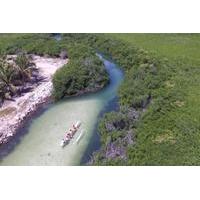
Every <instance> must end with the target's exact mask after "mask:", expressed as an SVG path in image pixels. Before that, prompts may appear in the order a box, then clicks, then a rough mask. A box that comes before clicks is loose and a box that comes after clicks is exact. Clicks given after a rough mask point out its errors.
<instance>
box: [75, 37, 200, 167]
mask: <svg viewBox="0 0 200 200" xmlns="http://www.w3.org/2000/svg"><path fill="white" fill-rule="evenodd" d="M199 39H200V35H199V34H106V35H101V34H99V35H81V34H78V35H76V40H80V41H84V42H85V43H87V44H88V45H90V46H92V47H93V48H95V49H96V50H99V51H101V52H103V53H104V54H106V55H108V56H111V57H112V59H113V60H114V61H116V62H117V63H118V64H119V65H120V66H121V67H122V68H123V70H124V72H125V80H124V82H123V84H122V85H121V87H120V90H119V97H120V111H119V112H112V113H109V114H106V115H105V116H104V118H103V119H102V120H101V122H100V125H99V133H100V135H101V138H102V139H101V140H102V141H101V142H102V148H101V150H100V151H99V152H96V153H95V155H94V156H93V158H92V161H93V164H96V165H199V164H200V161H199V160H200V159H199V155H200V154H199V151H200V148H199V144H200V123H199V122H200V112H199V106H200V101H199V99H200V98H199V97H200V93H199V91H200V90H199V87H200V79H199V77H200V67H199V62H200V60H199V51H200V42H199V41H200V40H199ZM124 109H125V110H126V112H124V111H123V110H124ZM143 111H145V112H143ZM134 112H135V114H134ZM131 115H132V116H131ZM134 118H135V119H134ZM130 135H131V140H130V141H129V142H128V140H127V136H130ZM131 141H132V142H131ZM133 141H134V142H133Z"/></svg>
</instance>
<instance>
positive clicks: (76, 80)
mask: <svg viewBox="0 0 200 200" xmlns="http://www.w3.org/2000/svg"><path fill="white" fill-rule="evenodd" d="M20 52H26V53H27V54H37V55H41V56H55V57H59V56H61V57H62V52H65V54H66V56H67V57H69V58H70V61H69V64H67V65H65V66H64V67H63V68H61V69H60V70H58V72H57V73H56V74H55V76H54V79H53V85H54V92H53V96H54V97H55V99H56V100H59V99H60V98H62V97H64V96H70V95H78V94H83V93H86V92H93V91H97V90H99V89H101V88H102V87H104V86H105V85H106V84H107V83H108V75H107V73H106V70H105V68H104V66H103V64H102V62H101V61H100V60H99V59H98V57H97V56H96V55H95V51H94V50H93V49H92V48H91V47H90V46H88V45H86V44H83V43H81V42H78V41H77V40H76V38H75V37H71V35H70V34H69V35H68V36H66V37H64V38H63V40H62V42H61V41H56V40H55V38H53V36H52V35H51V34H0V54H2V55H4V54H5V55H8V54H19V53H20ZM24 62H25V61H24ZM18 64H19V67H20V66H21V65H20V61H18ZM24 64H25V66H24V67H23V66H21V67H20V68H21V70H22V71H23V73H21V75H20V76H21V80H24V78H26V77H25V75H26V76H27V75H28V70H29V66H28V65H27V66H26V63H24ZM26 68H27V69H26ZM9 69H10V68H9ZM29 75H31V74H30V73H29ZM2 87H3V86H2ZM2 87H1V88H2ZM9 90H10V91H11V89H9ZM10 93H11V92H10ZM1 94H2V95H4V96H5V92H4V91H2V90H1Z"/></svg>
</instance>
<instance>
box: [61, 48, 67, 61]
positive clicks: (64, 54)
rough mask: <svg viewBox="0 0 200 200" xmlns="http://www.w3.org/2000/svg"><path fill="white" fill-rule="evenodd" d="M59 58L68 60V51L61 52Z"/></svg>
mask: <svg viewBox="0 0 200 200" xmlns="http://www.w3.org/2000/svg"><path fill="white" fill-rule="evenodd" d="M59 56H60V58H61V59H67V58H68V55H67V51H65V50H63V51H61V52H60V55H59Z"/></svg>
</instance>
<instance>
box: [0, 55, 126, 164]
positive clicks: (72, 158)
mask: <svg viewBox="0 0 200 200" xmlns="http://www.w3.org/2000/svg"><path fill="white" fill-rule="evenodd" d="M98 56H99V57H100V59H101V60H102V61H103V62H104V65H105V68H106V70H107V72H108V74H109V77H110V83H109V85H108V86H106V87H105V88H104V89H102V90H101V91H99V92H96V93H92V94H88V95H83V96H80V97H73V98H68V99H64V100H62V101H60V102H59V103H53V104H50V105H48V106H47V107H46V108H44V109H43V111H42V112H41V113H39V114H37V116H35V117H34V118H33V119H31V121H30V122H29V123H28V124H27V126H26V127H25V128H24V129H23V130H21V133H19V134H18V136H17V139H15V138H14V139H13V140H12V141H11V142H10V143H8V144H6V146H5V147H1V149H0V157H1V161H0V165H6V166H7V165H23V166H27V165H31V166H32V165H54V166H55V165H58V166H61V165H80V164H83V163H85V162H87V161H88V160H89V157H90V156H91V154H92V152H93V151H95V150H97V149H98V148H99V146H100V141H99V136H98V133H97V123H98V120H99V118H100V116H101V115H102V113H105V112H107V111H110V110H114V109H116V107H117V104H116V99H117V89H118V87H119V85H120V83H121V82H122V80H123V73H122V71H121V70H120V69H119V68H118V67H117V65H116V64H114V63H113V62H111V61H109V60H107V59H105V58H103V57H102V56H101V55H98ZM77 120H80V121H81V122H82V125H81V128H80V129H82V130H84V135H83V137H82V138H81V140H80V141H79V142H78V143H76V138H77V136H78V135H79V132H77V133H76V135H75V138H74V139H73V140H72V141H71V142H70V144H69V145H67V146H65V147H64V148H62V147H60V141H61V139H62V137H63V135H64V133H65V132H66V130H67V129H68V128H69V127H70V126H71V125H72V124H73V123H74V122H76V121H77ZM79 131H80V130H79Z"/></svg>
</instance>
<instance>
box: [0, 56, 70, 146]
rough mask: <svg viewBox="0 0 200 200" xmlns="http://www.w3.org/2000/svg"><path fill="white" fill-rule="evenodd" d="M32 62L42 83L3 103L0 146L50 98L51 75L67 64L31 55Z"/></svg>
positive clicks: (0, 112) (0, 114)
mask: <svg viewBox="0 0 200 200" xmlns="http://www.w3.org/2000/svg"><path fill="white" fill-rule="evenodd" d="M32 57H33V62H34V63H35V65H36V68H37V69H38V70H39V75H40V76H41V77H42V78H43V79H42V81H40V82H38V83H34V84H33V85H32V90H31V91H29V92H26V93H24V94H23V95H21V96H19V97H15V98H14V101H5V102H4V104H3V105H2V107H1V108H0V144H2V143H6V142H7V141H8V140H9V138H10V137H12V136H13V135H14V134H15V133H16V132H17V130H18V128H19V127H20V125H21V124H22V123H23V122H24V120H25V119H26V118H27V116H29V115H30V114H32V113H34V112H35V111H36V110H37V109H38V108H39V106H40V105H41V104H43V103H45V102H46V101H48V100H49V99H50V97H51V93H52V89H53V85H52V75H53V74H54V73H55V72H56V70H57V69H58V68H60V67H62V66H63V65H64V64H66V63H67V62H68V60H67V59H61V58H46V57H41V56H36V55H33V56H32Z"/></svg>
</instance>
